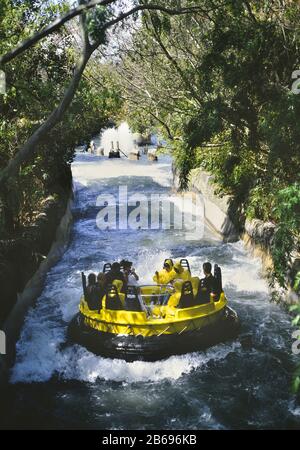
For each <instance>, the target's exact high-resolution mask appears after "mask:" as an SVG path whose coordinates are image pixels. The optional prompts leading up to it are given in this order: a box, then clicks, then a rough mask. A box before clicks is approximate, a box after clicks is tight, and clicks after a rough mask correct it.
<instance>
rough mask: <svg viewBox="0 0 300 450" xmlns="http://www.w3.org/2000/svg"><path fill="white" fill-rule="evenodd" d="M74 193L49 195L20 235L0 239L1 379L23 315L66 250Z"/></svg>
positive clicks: (4, 376) (5, 370)
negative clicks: (3, 352)
mask: <svg viewBox="0 0 300 450" xmlns="http://www.w3.org/2000/svg"><path fill="white" fill-rule="evenodd" d="M70 186H71V183H70ZM72 197H73V195H72V189H71V187H67V188H66V189H65V190H64V191H62V193H61V195H60V196H55V197H54V196H49V197H48V198H47V199H46V200H45V202H44V206H43V209H42V210H41V211H40V213H39V215H38V217H37V219H36V221H35V222H34V223H32V224H31V225H30V226H28V227H27V228H26V229H24V230H22V232H21V233H20V234H19V235H18V236H17V237H15V238H12V239H9V240H2V241H0V255H1V256H0V258H1V268H2V270H1V274H0V278H1V280H0V282H1V290H2V295H1V297H2V299H1V322H0V324H1V329H2V330H3V331H4V332H5V334H6V355H0V383H5V382H6V380H7V376H8V370H9V367H10V366H11V364H12V363H13V362H14V358H15V344H16V341H17V340H18V338H19V333H20V330H21V327H22V325H23V321H24V317H25V315H26V313H27V312H28V309H29V308H30V307H31V306H32V305H33V304H34V302H35V300H36V299H37V297H38V296H39V295H40V293H41V292H42V289H43V287H44V281H45V277H46V275H47V272H48V271H49V269H50V268H51V267H52V266H53V265H54V264H56V263H57V261H58V260H59V259H60V258H61V256H62V254H63V253H64V251H65V248H66V245H67V243H68V239H69V234H70V229H71V223H72V212H71V206H72Z"/></svg>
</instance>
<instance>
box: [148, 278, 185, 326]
mask: <svg viewBox="0 0 300 450" xmlns="http://www.w3.org/2000/svg"><path fill="white" fill-rule="evenodd" d="M181 290H182V281H176V282H175V283H174V293H173V294H172V295H171V296H170V298H169V300H168V303H167V305H165V306H155V307H154V308H153V310H152V313H153V314H154V315H155V316H161V317H165V316H174V315H175V309H176V307H177V306H178V304H179V301H180V297H181Z"/></svg>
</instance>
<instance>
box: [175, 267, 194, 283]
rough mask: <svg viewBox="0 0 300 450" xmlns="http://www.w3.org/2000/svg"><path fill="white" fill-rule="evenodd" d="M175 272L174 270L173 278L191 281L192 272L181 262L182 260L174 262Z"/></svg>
mask: <svg viewBox="0 0 300 450" xmlns="http://www.w3.org/2000/svg"><path fill="white" fill-rule="evenodd" d="M173 272H174V276H173V280H182V281H191V274H190V272H189V271H188V270H186V269H184V268H183V267H182V265H181V264H180V262H177V263H175V264H174V266H173ZM173 280H172V281H173Z"/></svg>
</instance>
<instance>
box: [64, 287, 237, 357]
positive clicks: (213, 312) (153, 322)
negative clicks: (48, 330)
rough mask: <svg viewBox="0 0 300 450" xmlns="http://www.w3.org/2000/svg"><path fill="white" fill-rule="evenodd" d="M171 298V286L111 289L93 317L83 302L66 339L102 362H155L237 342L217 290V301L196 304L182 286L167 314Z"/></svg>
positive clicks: (229, 314) (192, 294) (194, 297)
mask: <svg viewBox="0 0 300 450" xmlns="http://www.w3.org/2000/svg"><path fill="white" fill-rule="evenodd" d="M173 293H174V287H173V286H171V285H153V286H152V285H146V286H139V287H137V288H136V287H133V286H129V287H128V289H127V292H126V294H120V293H118V291H117V289H116V288H115V287H114V286H110V287H109V288H108V290H107V294H106V295H105V296H104V298H103V299H102V301H101V302H100V305H99V310H94V311H91V310H90V309H89V307H88V304H87V302H86V300H85V297H84V296H83V297H82V298H81V301H80V306H79V313H78V314H77V315H76V316H75V317H74V318H73V320H72V322H71V323H70V326H69V337H70V338H71V339H72V341H74V342H77V343H79V344H81V345H83V346H85V347H86V348H88V349H89V350H90V351H93V352H94V353H96V354H98V355H102V356H105V357H110V358H121V359H125V360H127V361H134V360H146V361H155V360H159V359H163V358H166V357H168V356H170V355H173V354H183V353H187V352H191V351H198V350H203V349H205V348H207V347H209V346H211V345H215V344H216V343H219V342H223V341H225V340H227V339H232V338H235V337H236V336H237V334H238V331H239V320H238V317H237V315H236V313H235V312H234V311H233V310H232V309H231V308H229V307H228V302H227V299H226V296H225V294H224V292H223V290H222V289H221V290H220V293H219V295H218V298H217V299H214V298H213V297H210V298H208V299H207V298H206V299H203V298H202V299H201V298H200V297H199V295H198V293H197V292H195V289H193V286H192V283H191V282H190V281H187V282H183V283H182V290H181V295H180V299H179V303H178V305H177V307H175V308H168V307H166V306H164V305H166V304H167V302H168V299H169V298H170V296H171V295H172V294H173ZM216 300H217V301H216ZM112 308H116V309H112Z"/></svg>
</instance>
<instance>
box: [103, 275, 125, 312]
mask: <svg viewBox="0 0 300 450" xmlns="http://www.w3.org/2000/svg"><path fill="white" fill-rule="evenodd" d="M122 287H123V282H122V281H121V280H114V281H113V282H112V283H111V287H110V288H109V286H108V288H107V293H106V295H105V296H104V298H103V301H102V306H103V307H104V308H105V309H112V310H121V309H124V302H125V294H123V293H122V292H121V291H122ZM114 288H115V289H114Z"/></svg>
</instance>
